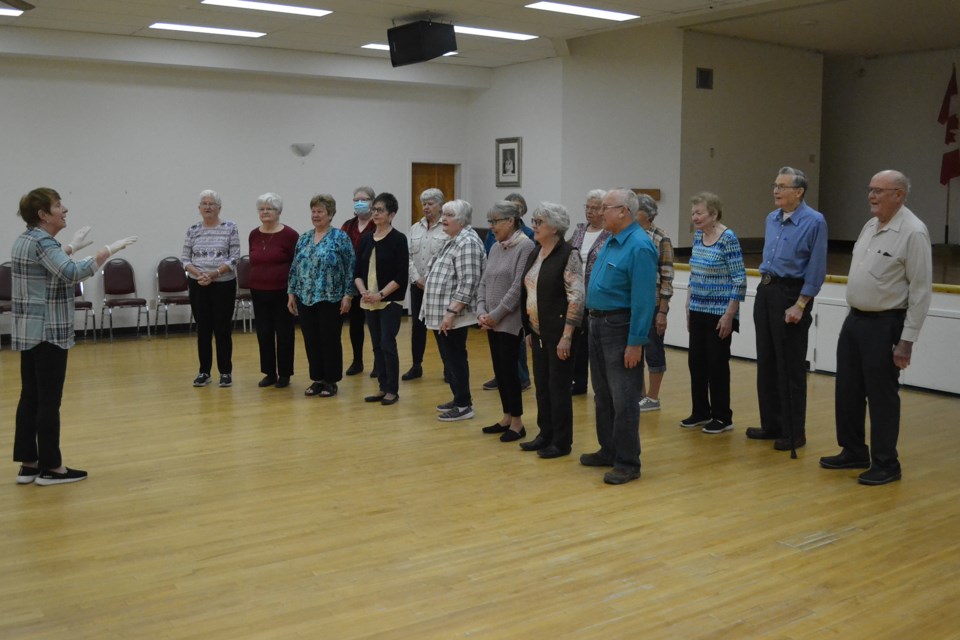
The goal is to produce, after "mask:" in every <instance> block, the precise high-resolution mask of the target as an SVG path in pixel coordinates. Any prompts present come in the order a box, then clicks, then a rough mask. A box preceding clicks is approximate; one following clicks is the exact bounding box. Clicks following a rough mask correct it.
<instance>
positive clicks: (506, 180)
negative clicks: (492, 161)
mask: <svg viewBox="0 0 960 640" xmlns="http://www.w3.org/2000/svg"><path fill="white" fill-rule="evenodd" d="M522 142H523V138H497V157H496V161H497V186H498V187H519V186H521V185H520V162H521V160H522V158H521V149H522V147H521V143H522Z"/></svg>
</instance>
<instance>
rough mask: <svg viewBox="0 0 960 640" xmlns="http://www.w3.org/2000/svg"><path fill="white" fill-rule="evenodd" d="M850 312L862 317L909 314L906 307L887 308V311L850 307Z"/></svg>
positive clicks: (888, 316)
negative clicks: (862, 309)
mask: <svg viewBox="0 0 960 640" xmlns="http://www.w3.org/2000/svg"><path fill="white" fill-rule="evenodd" d="M850 313H852V314H853V315H855V316H860V317H862V318H897V317H903V316H905V315H907V310H906V309H886V310H885V311H861V310H860V309H855V308H854V307H850Z"/></svg>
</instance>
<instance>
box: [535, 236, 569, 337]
mask: <svg viewBox="0 0 960 640" xmlns="http://www.w3.org/2000/svg"><path fill="white" fill-rule="evenodd" d="M571 251H576V249H574V248H573V245H571V244H570V243H569V242H567V241H566V240H564V241H563V242H562V243H560V244H558V245H557V246H556V247H554V248H553V251H551V252H550V255H548V256H547V258H546V260H544V261H543V264H542V265H540V274H539V275H538V276H537V311H539V314H538V316H539V319H540V337H541V339H543V340H544V341H546V342H550V343H556V342H559V341H560V336H562V335H563V328H564V326H566V324H567V288H566V286H565V285H564V281H563V271H564V269H566V268H567V262H568V261H569V260H570V252H571ZM538 255H540V245H539V244H538V245H537V246H536V247H535V248H534V250H533V251H531V252H530V256H529V257H528V258H527V266H526V267H525V268H524V270H523V277H524V278H526V277H527V273H529V271H530V269H531V268H532V267H533V263H534V262H536V261H537V256H538ZM520 317H521V319H522V320H523V330H524V331H525V332H526V333H531V332H532V331H533V328H532V327H531V326H530V316H529V315H527V287H526V285H524V286H523V287H522V288H521V290H520ZM579 330H580V328H579V327H577V328H576V329H575V331H579Z"/></svg>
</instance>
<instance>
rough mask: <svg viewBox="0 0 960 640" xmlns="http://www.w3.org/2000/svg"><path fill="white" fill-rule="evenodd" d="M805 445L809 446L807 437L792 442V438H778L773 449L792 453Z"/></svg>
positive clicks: (794, 439)
mask: <svg viewBox="0 0 960 640" xmlns="http://www.w3.org/2000/svg"><path fill="white" fill-rule="evenodd" d="M748 437H749V436H748ZM805 444H807V436H800V437H799V438H793V440H792V441H791V440H790V438H777V439H776V440H775V441H774V442H773V448H774V449H776V450H777V451H792V450H793V449H799V448H800V447H802V446H804V445H805Z"/></svg>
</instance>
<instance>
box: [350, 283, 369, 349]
mask: <svg viewBox="0 0 960 640" xmlns="http://www.w3.org/2000/svg"><path fill="white" fill-rule="evenodd" d="M347 320H348V322H349V323H350V346H351V347H352V348H353V361H354V362H356V363H360V364H363V334H364V332H365V331H366V324H367V317H366V312H364V310H363V309H361V308H360V298H359V296H358V297H357V298H355V299H354V301H353V304H352V305H351V306H350V313H348V314H347Z"/></svg>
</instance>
